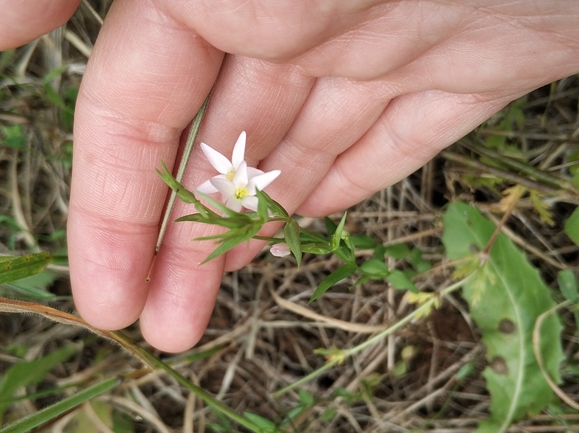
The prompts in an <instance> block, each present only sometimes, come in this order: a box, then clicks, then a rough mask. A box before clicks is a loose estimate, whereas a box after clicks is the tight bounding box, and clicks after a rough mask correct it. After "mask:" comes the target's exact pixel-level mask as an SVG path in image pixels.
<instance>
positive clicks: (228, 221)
mask: <svg viewBox="0 0 579 433" xmlns="http://www.w3.org/2000/svg"><path fill="white" fill-rule="evenodd" d="M175 221H176V222H183V221H191V222H196V223H202V224H215V225H219V226H222V227H227V228H230V229H238V228H241V227H244V226H246V225H248V224H253V220H252V219H251V218H247V217H245V218H224V217H222V216H219V215H217V214H216V213H212V214H208V215H207V217H204V216H203V215H201V214H198V213H195V214H191V215H185V216H182V217H180V218H177V219H176V220H175Z"/></svg>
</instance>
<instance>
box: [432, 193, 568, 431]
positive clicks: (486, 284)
mask: <svg viewBox="0 0 579 433" xmlns="http://www.w3.org/2000/svg"><path fill="white" fill-rule="evenodd" d="M494 231H495V226H494V225H493V224H492V223H491V222H490V221H488V220H487V219H486V218H484V217H483V216H482V215H481V214H480V212H479V211H478V210H477V209H475V208H473V207H471V206H468V205H466V204H464V203H453V204H451V205H449V206H448V209H447V211H446V212H445V214H444V234H443V237H442V240H443V243H444V245H445V247H446V251H447V255H448V258H449V259H450V260H458V259H462V258H467V259H468V258H469V257H470V259H468V261H467V262H466V263H470V264H468V265H467V266H470V267H471V269H472V270H473V272H474V274H473V275H472V277H471V278H469V279H468V282H467V283H466V284H465V285H464V287H463V297H464V299H465V300H466V301H467V302H468V304H469V309H470V315H471V317H472V318H473V319H474V321H475V322H476V324H477V326H478V327H479V329H480V330H481V332H482V341H483V343H484V344H485V345H486V347H487V351H486V357H487V360H488V362H489V366H488V367H487V368H486V369H485V370H484V372H483V376H484V377H485V379H486V383H487V389H488V391H489V393H490V395H491V406H490V412H491V416H490V418H489V419H488V420H486V421H484V422H482V423H480V426H479V428H478V430H477V431H476V433H502V432H505V431H506V430H507V429H508V428H509V426H510V425H511V424H512V423H513V422H514V421H516V420H518V419H521V418H522V417H524V416H525V415H526V414H528V413H537V412H538V411H540V410H541V409H542V408H543V407H544V406H546V405H547V404H549V403H550V402H551V399H552V395H553V392H552V390H551V388H550V387H549V385H548V383H547V381H546V380H545V378H544V376H543V374H542V373H541V369H540V368H539V365H538V363H537V361H536V359H535V355H534V352H533V342H532V331H533V327H534V325H535V322H536V320H537V318H538V317H539V316H540V315H541V314H542V313H544V312H545V311H547V310H549V309H550V308H551V307H552V306H553V305H554V302H553V301H552V299H551V297H550V294H549V289H548V288H547V286H546V285H545V283H543V281H542V280H541V279H540V277H539V272H538V270H537V269H536V268H534V267H533V266H532V265H531V264H530V263H529V262H528V261H527V259H526V257H525V255H524V254H523V253H522V252H521V251H519V250H518V249H517V247H515V245H514V244H513V243H512V241H511V240H510V239H508V238H507V237H506V236H504V235H503V234H499V236H497V238H496V239H495V242H494V244H493V246H492V248H491V249H490V252H489V255H488V257H487V258H485V260H484V261H483V262H481V260H480V257H478V256H476V255H475V256H474V257H473V251H483V250H484V248H485V246H486V244H487V242H488V241H489V239H490V238H491V236H492V234H493V233H494ZM473 264H474V266H473ZM541 330H542V335H541V348H540V349H541V353H542V356H543V359H544V364H545V368H546V370H547V371H548V373H549V375H550V376H551V378H553V380H554V381H555V382H559V380H560V376H559V364H560V362H561V361H562V359H563V358H564V357H563V352H562V349H561V341H560V337H561V324H560V323H559V321H558V319H557V318H556V317H555V315H552V316H550V317H549V318H547V319H545V321H544V322H543V327H542V328H541Z"/></svg>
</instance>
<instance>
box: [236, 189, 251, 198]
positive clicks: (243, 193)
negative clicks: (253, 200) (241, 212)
mask: <svg viewBox="0 0 579 433" xmlns="http://www.w3.org/2000/svg"><path fill="white" fill-rule="evenodd" d="M247 194H248V193H247V190H246V189H245V187H237V188H236V190H235V198H236V199H237V200H241V199H242V198H243V197H245V196H246V195H247Z"/></svg>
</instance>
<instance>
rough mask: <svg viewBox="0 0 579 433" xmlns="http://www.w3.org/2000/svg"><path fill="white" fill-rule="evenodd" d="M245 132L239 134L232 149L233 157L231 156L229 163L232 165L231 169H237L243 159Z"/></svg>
mask: <svg viewBox="0 0 579 433" xmlns="http://www.w3.org/2000/svg"><path fill="white" fill-rule="evenodd" d="M245 137H246V134H245V131H243V132H242V133H241V134H239V138H238V139H237V142H236V143H235V146H234V147H233V155H232V156H231V162H232V163H233V167H234V168H235V169H237V167H239V165H240V164H241V163H242V162H243V160H244V158H245Z"/></svg>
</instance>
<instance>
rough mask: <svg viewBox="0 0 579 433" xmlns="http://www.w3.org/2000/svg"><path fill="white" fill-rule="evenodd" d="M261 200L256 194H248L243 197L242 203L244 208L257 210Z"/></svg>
mask: <svg viewBox="0 0 579 433" xmlns="http://www.w3.org/2000/svg"><path fill="white" fill-rule="evenodd" d="M258 202H259V200H258V198H257V197H256V196H254V195H246V196H245V197H243V198H242V199H241V204H242V205H243V207H244V208H246V209H249V210H252V211H254V212H257V204H258Z"/></svg>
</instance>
